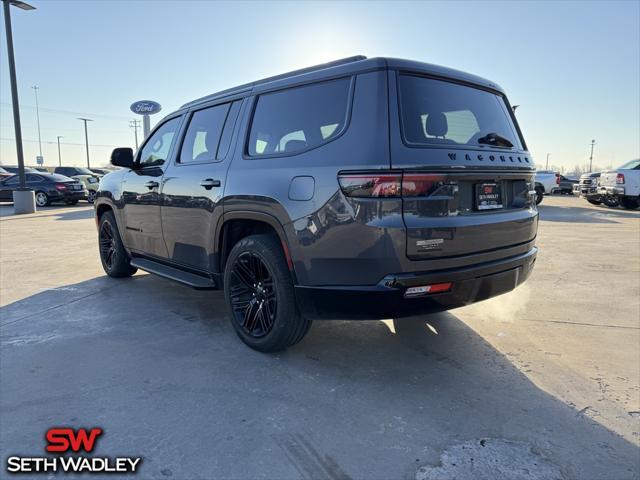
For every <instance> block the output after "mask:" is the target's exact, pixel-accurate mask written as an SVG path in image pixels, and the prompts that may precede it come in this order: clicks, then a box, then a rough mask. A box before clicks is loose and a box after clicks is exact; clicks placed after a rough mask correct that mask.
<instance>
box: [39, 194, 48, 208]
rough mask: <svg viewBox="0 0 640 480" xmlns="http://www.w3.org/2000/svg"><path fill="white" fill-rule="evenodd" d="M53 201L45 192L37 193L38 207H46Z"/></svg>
mask: <svg viewBox="0 0 640 480" xmlns="http://www.w3.org/2000/svg"><path fill="white" fill-rule="evenodd" d="M50 203H51V201H50V200H49V196H48V195H47V194H46V193H44V192H36V205H37V206H38V207H46V206H47V205H49V204H50Z"/></svg>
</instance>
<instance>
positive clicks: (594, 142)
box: [589, 140, 596, 173]
mask: <svg viewBox="0 0 640 480" xmlns="http://www.w3.org/2000/svg"><path fill="white" fill-rule="evenodd" d="M595 144H596V141H595V140H591V155H589V173H591V171H592V170H593V146H594V145H595Z"/></svg>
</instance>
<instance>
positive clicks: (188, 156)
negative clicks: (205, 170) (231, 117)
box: [180, 103, 229, 163]
mask: <svg viewBox="0 0 640 480" xmlns="http://www.w3.org/2000/svg"><path fill="white" fill-rule="evenodd" d="M228 113H229V104H228V103H225V104H224V105H216V106H215V107H210V108H205V109H203V110H198V111H196V112H193V115H192V116H191V120H190V121H189V128H187V133H186V134H185V137H184V142H182V150H181V152H180V163H189V162H212V161H214V160H215V159H216V158H218V157H217V155H218V145H219V144H220V135H221V134H222V128H223V127H224V122H225V120H226V118H227V114H228Z"/></svg>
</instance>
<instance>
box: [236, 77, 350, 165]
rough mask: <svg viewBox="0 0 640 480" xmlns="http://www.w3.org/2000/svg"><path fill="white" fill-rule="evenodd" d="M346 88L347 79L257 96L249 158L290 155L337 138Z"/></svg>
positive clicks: (346, 99)
mask: <svg viewBox="0 0 640 480" xmlns="http://www.w3.org/2000/svg"><path fill="white" fill-rule="evenodd" d="M350 85H351V79H350V78H341V79H338V80H330V81H328V82H322V83H315V84H311V85H304V86H302V87H294V88H289V89H286V90H282V91H279V92H274V93H267V94H264V95H260V96H259V97H258V103H257V105H256V108H255V112H254V114H253V121H252V123H251V133H250V135H249V145H248V148H247V150H248V153H249V155H251V156H260V155H270V154H278V153H293V152H297V151H300V150H304V149H306V148H309V147H315V146H318V145H321V144H323V143H326V142H328V141H330V140H331V139H332V138H334V137H336V136H338V135H339V134H340V133H341V132H342V129H343V128H344V125H345V122H346V118H347V109H348V106H349V91H350Z"/></svg>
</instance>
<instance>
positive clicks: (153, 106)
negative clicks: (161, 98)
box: [129, 100, 162, 115]
mask: <svg viewBox="0 0 640 480" xmlns="http://www.w3.org/2000/svg"><path fill="white" fill-rule="evenodd" d="M129 108H131V111H132V112H133V113H137V114H138V115H153V114H154V113H158V112H159V111H160V110H162V106H161V105H160V104H159V103H158V102H154V101H153V100H138V101H137V102H133V103H132V104H131V107H129Z"/></svg>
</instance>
